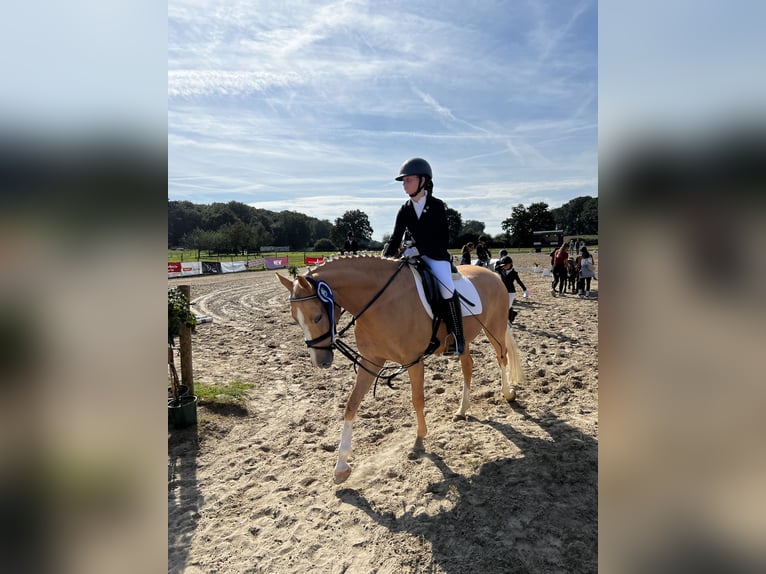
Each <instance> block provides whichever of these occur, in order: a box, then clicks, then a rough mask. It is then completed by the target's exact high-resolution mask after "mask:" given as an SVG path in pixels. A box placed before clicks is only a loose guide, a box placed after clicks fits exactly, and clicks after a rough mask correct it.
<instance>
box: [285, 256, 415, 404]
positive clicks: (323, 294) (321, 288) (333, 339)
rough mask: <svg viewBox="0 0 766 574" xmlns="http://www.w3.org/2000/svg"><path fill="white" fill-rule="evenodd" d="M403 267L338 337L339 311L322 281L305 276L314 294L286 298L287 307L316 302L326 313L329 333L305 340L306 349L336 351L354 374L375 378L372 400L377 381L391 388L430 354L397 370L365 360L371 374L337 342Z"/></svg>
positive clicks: (403, 262)
mask: <svg viewBox="0 0 766 574" xmlns="http://www.w3.org/2000/svg"><path fill="white" fill-rule="evenodd" d="M406 265H407V260H406V259H402V260H401V262H400V263H399V265H398V266H397V268H396V271H394V274H393V275H391V277H390V278H389V280H388V281H387V282H386V284H385V285H383V287H382V288H381V289H380V291H378V293H377V294H376V295H375V296H374V297H373V298H372V299H371V300H370V302H369V303H367V305H365V306H364V308H363V309H362V310H361V311H360V312H359V313H358V314H357V315H356V316H355V317H354V318H353V319H352V320H351V321H349V323H348V325H346V326H345V327H343V329H342V330H341V331H340V333H336V332H335V307H338V308H339V309H341V312H342V311H343V308H342V307H341V306H340V305H338V304H337V303H336V302H335V298H334V296H333V292H332V288H330V286H329V285H328V284H327V283H325V282H324V281H322V280H321V279H320V280H316V279H314V278H312V277H309V276H307V275H304V276H303V277H304V278H305V279H306V280H307V281H308V282H309V283H311V285H313V286H314V293H312V294H311V295H306V296H304V297H290V303H299V302H301V301H309V300H311V299H319V300H320V301H321V302H322V303H323V304H324V307H325V310H326V311H327V316H328V317H329V319H330V329H329V330H328V331H327V332H326V333H324V334H323V335H319V336H318V337H315V338H313V339H309V340H306V341H305V342H306V346H307V347H308V348H309V349H320V350H326V351H332V350H334V349H337V350H338V351H339V352H340V353H341V354H342V355H343V356H345V357H346V358H347V359H348V360H349V361H351V362H352V363H353V364H354V370H356V368H357V367H361V368H362V369H364V370H365V371H367V372H368V373H369V374H371V375H373V376H374V377H375V386H374V388H373V392H372V394H373V396H375V388H377V385H378V379H384V380H385V381H386V384H387V385H388V386H389V387H391V388H394V387H393V385H392V384H391V380H392V379H393V378H394V377H396V376H398V375H400V374H402V373H403V372H405V371H406V370H407V369H409V368H410V367H411V366H412V365H415V364H416V363H419V362H420V361H422V360H423V358H424V356H425V355H426V354H430V353H424V354H423V355H421V356H420V357H418V358H417V359H416V360H414V361H412V362H411V363H409V364H407V365H400V366H398V367H393V366H392V367H386V366H384V365H376V364H375V363H373V362H372V361H370V360H369V359H365V360H366V361H367V362H368V363H370V364H372V365H375V366H376V367H378V368H379V369H378V371H373V370H371V369H369V368H368V367H366V366H365V365H363V364H362V362H361V360H362V359H364V357H363V356H362V354H361V353H359V351H357V350H355V349H353V348H351V347H350V346H349V345H347V344H346V343H345V342H344V341H342V340H341V339H340V338H341V337H342V336H343V335H344V334H345V332H346V331H348V330H349V329H350V328H351V327H352V326H353V325H354V323H356V321H357V319H359V317H361V316H362V315H363V314H364V313H365V311H367V309H369V308H370V307H371V306H372V304H373V303H375V301H377V300H378V298H379V297H380V296H381V295H382V294H383V292H384V291H385V290H386V289H387V288H388V286H389V285H391V283H393V281H394V279H395V278H396V276H397V275H398V274H399V272H400V271H401V270H402V269H404V267H405V266H406ZM325 339H330V344H329V345H325V346H322V347H320V346H318V345H317V343H320V342H322V341H324V340H325ZM386 369H389V370H391V371H392V374H390V375H383V371H385V370H386Z"/></svg>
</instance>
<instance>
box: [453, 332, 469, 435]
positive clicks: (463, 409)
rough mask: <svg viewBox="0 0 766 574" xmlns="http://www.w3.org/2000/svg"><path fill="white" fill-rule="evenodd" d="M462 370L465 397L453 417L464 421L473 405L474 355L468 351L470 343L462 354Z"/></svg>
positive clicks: (454, 419)
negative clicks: (472, 378)
mask: <svg viewBox="0 0 766 574" xmlns="http://www.w3.org/2000/svg"><path fill="white" fill-rule="evenodd" d="M460 370H461V371H462V372H463V397H462V398H461V399H460V407H459V408H458V410H456V411H455V414H454V416H453V417H452V420H453V421H464V420H465V418H466V413H468V407H469V406H471V377H472V375H473V357H471V353H470V352H469V351H468V343H466V345H465V353H464V354H463V355H461V356H460Z"/></svg>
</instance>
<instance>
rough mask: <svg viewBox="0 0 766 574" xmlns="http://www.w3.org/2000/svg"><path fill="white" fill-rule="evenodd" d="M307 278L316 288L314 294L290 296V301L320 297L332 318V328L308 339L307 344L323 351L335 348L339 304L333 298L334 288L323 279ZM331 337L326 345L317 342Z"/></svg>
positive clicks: (310, 347) (295, 301) (311, 347)
mask: <svg viewBox="0 0 766 574" xmlns="http://www.w3.org/2000/svg"><path fill="white" fill-rule="evenodd" d="M306 279H307V280H308V281H309V283H311V284H312V285H313V286H314V289H315V290H316V291H315V293H314V294H313V295H307V296H306V297H290V303H297V302H300V301H308V300H309V299H319V300H320V301H321V302H322V304H323V305H324V308H325V311H326V312H327V316H328V317H329V319H330V329H329V331H327V332H326V333H325V334H324V335H319V337H316V338H314V339H310V340H307V341H306V346H307V347H308V348H309V349H320V350H323V351H331V350H332V349H333V345H334V343H335V306H336V305H337V306H338V307H340V305H338V304H337V303H336V302H335V299H334V298H333V294H332V289H331V288H330V286H329V285H328V284H327V283H325V282H324V281H322V280H321V279H320V280H319V281H316V280H315V279H313V278H311V277H306ZM328 338H329V339H330V344H329V345H327V346H324V347H319V346H317V343H320V342H322V341H324V340H325V339H328Z"/></svg>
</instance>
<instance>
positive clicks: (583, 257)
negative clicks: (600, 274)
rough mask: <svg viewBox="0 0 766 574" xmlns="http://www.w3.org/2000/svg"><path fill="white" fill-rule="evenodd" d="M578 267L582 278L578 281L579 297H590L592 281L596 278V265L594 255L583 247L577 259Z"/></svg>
mask: <svg viewBox="0 0 766 574" xmlns="http://www.w3.org/2000/svg"><path fill="white" fill-rule="evenodd" d="M577 267H578V269H579V270H580V278H579V279H578V281H577V295H578V296H580V297H590V280H591V279H593V278H594V277H595V276H596V273H595V271H594V267H595V263H594V262H593V255H591V254H590V253H589V252H588V248H587V247H585V246H583V248H582V249H581V250H580V255H579V256H578V257H577Z"/></svg>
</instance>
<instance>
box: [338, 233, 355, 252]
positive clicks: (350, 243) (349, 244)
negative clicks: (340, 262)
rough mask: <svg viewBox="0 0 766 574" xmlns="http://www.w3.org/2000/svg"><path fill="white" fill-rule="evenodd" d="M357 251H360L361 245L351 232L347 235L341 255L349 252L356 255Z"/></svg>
mask: <svg viewBox="0 0 766 574" xmlns="http://www.w3.org/2000/svg"><path fill="white" fill-rule="evenodd" d="M357 251H359V245H358V244H357V242H356V239H354V234H353V233H351V232H350V231H349V232H348V234H347V235H346V242H345V243H344V244H343V249H341V250H340V254H341V255H343V253H344V252H347V253H353V254H354V255H356V253H357Z"/></svg>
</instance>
